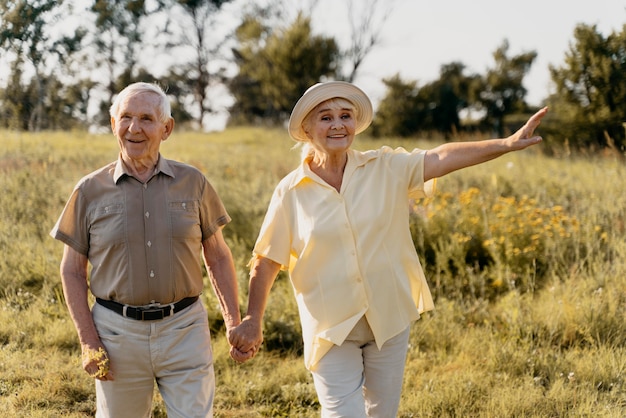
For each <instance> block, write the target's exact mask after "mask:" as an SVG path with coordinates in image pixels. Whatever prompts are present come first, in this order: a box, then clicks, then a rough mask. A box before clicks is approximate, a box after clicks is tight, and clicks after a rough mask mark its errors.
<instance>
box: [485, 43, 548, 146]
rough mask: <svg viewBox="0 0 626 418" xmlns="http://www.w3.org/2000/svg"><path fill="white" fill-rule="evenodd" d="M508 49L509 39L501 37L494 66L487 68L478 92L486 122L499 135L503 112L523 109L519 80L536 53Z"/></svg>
mask: <svg viewBox="0 0 626 418" xmlns="http://www.w3.org/2000/svg"><path fill="white" fill-rule="evenodd" d="M508 50H509V42H508V41H507V40H504V41H503V43H502V45H501V46H500V47H498V49H496V51H495V52H494V53H493V58H494V60H495V67H494V68H492V69H489V70H488V71H487V75H486V76H485V79H484V87H483V89H482V92H481V94H480V102H481V104H482V107H483V109H484V110H485V112H486V116H485V122H487V123H488V124H489V125H490V126H492V127H493V129H494V131H495V132H496V133H497V135H499V136H503V135H504V134H505V129H504V128H505V127H504V117H505V116H506V115H510V114H512V113H516V112H520V111H524V110H526V107H527V106H526V102H525V101H524V98H525V97H526V93H527V91H526V89H525V88H524V86H523V84H522V83H523V81H524V77H525V76H526V74H527V73H528V71H529V70H530V67H531V66H532V63H533V61H534V60H535V58H536V57H537V53H536V52H534V51H532V52H525V53H522V54H519V55H515V56H512V57H509V56H508V55H507V52H508Z"/></svg>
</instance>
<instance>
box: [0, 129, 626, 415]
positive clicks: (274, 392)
mask: <svg viewBox="0 0 626 418" xmlns="http://www.w3.org/2000/svg"><path fill="white" fill-rule="evenodd" d="M386 143H387V144H389V145H392V146H399V145H401V146H404V147H406V148H413V147H421V148H430V147H432V146H434V145H435V143H432V142H428V141H408V140H405V141H401V140H395V139H391V140H388V141H387V142H386ZM292 145H293V143H292V142H291V141H290V140H289V139H288V136H287V135H286V133H285V132H284V131H283V130H262V129H251V128H238V129H229V130H227V131H225V132H221V133H212V134H197V133H175V134H174V135H173V137H172V138H170V139H169V140H168V141H167V142H165V143H164V144H163V146H162V152H163V154H164V155H165V156H167V157H168V158H173V159H178V160H181V161H185V162H188V163H190V164H193V165H195V166H197V167H198V168H200V169H201V170H202V171H203V172H204V173H205V174H206V176H207V177H208V178H209V180H210V181H211V182H212V183H213V185H214V186H215V187H216V189H217V190H218V192H219V194H220V195H221V196H222V199H223V200H224V203H225V205H226V207H227V209H228V210H229V213H230V214H231V216H232V217H233V222H232V223H231V224H230V225H228V226H227V227H226V229H225V236H226V239H227V241H228V243H229V245H230V246H231V249H232V251H233V255H234V257H235V263H236V267H237V274H238V279H239V285H240V288H241V292H240V293H241V305H242V309H245V303H246V292H247V280H248V271H247V267H246V264H247V262H248V260H249V258H250V250H251V248H252V245H253V244H254V240H255V239H256V234H257V233H258V229H259V227H260V224H261V222H262V219H263V216H264V214H265V210H266V207H267V204H268V202H269V199H270V196H271V193H272V190H273V188H274V186H275V185H276V183H277V182H278V180H279V179H280V178H282V176H284V175H285V174H286V173H288V172H289V171H290V170H291V169H293V168H294V167H295V166H296V164H297V162H298V159H299V158H298V153H297V152H296V151H290V148H291V146H292ZM379 145H380V143H379V142H375V141H373V140H370V139H368V138H364V139H360V140H357V143H356V144H355V146H356V147H357V148H361V149H366V148H371V147H377V146H379ZM117 150H118V148H117V143H116V141H115V139H114V138H113V136H112V135H88V134H85V133H80V132H67V133H41V134H20V133H15V132H7V131H4V132H0V174H2V175H1V176H0V191H1V192H2V195H1V196H2V197H1V199H2V205H0V250H1V251H2V255H3V256H2V257H0V411H3V413H4V415H5V416H15V417H85V416H92V415H93V413H94V408H95V395H94V390H93V382H92V381H91V380H90V379H89V377H88V376H87V375H86V374H85V373H84V372H83V371H82V370H81V368H80V361H79V357H80V348H79V346H78V341H77V338H76V335H75V331H74V329H73V326H72V324H71V321H70V319H69V315H68V313H67V310H66V308H65V305H64V300H63V295H62V291H61V286H60V278H59V273H58V269H59V267H58V266H59V261H60V257H61V251H62V248H61V247H62V246H61V244H59V243H58V242H55V241H54V240H53V239H52V238H50V237H49V236H48V231H49V230H50V229H51V228H52V226H53V224H54V221H55V220H56V218H57V217H58V215H59V213H60V211H61V210H62V207H63V205H64V203H65V201H66V199H67V197H68V196H69V194H70V192H71V189H72V187H73V186H74V184H75V183H76V181H77V180H78V179H79V178H80V177H81V176H83V175H85V174H87V173H89V172H90V171H92V170H94V169H95V168H98V167H100V166H102V165H104V164H105V163H107V162H109V161H112V160H114V159H115V158H116V156H117ZM625 186H626V168H625V167H624V166H623V162H622V161H619V160H613V159H602V158H588V159H577V158H561V159H556V158H548V157H545V156H543V155H542V154H541V152H540V151H539V149H531V150H526V151H524V152H521V153H516V154H511V155H507V156H504V157H503V158H501V159H498V160H495V161H493V162H490V163H487V164H484V165H481V166H478V167H472V168H469V169H466V170H463V171H460V172H457V173H453V174H451V175H449V176H447V177H445V178H442V179H440V180H439V182H438V193H437V194H436V195H435V196H434V197H433V198H431V199H425V200H421V201H417V202H410V204H411V208H412V219H411V232H412V234H413V238H414V242H415V246H416V248H417V250H418V254H419V255H420V259H421V260H422V261H423V264H424V268H425V270H426V273H427V278H428V280H429V282H430V284H431V288H432V290H433V293H434V295H435V297H436V299H437V300H436V309H435V311H433V312H430V313H427V314H425V315H424V316H423V318H422V319H421V320H420V321H418V322H417V323H416V324H415V325H414V326H413V327H412V329H411V339H410V344H411V346H410V349H409V354H408V359H407V370H406V373H405V384H404V390H403V395H402V401H401V410H400V416H401V417H418V416H419V417H458V416H464V417H465V416H467V417H570V416H576V417H591V416H594V417H611V418H612V417H622V416H626V383H625V382H624V375H625V373H626V262H624V261H623V260H624V256H626V240H625V235H626V231H625V227H624V221H625V219H624V218H625V212H624V207H626V197H625V195H624V193H623V191H624V190H625V189H626V187H625ZM203 302H204V303H205V305H206V306H207V310H208V314H209V318H210V324H211V329H212V332H213V334H212V335H213V347H214V355H215V368H216V375H217V397H216V416H217V417H244V418H245V417H314V416H318V415H319V412H318V409H319V405H318V403H317V400H316V396H315V391H314V388H313V384H312V381H311V378H310V376H309V374H308V372H307V371H306V370H305V369H304V365H303V360H302V357H301V354H302V343H301V334H300V327H299V321H298V317H297V309H296V306H295V301H294V298H293V295H292V292H291V288H290V285H289V283H288V280H287V278H286V277H285V276H284V275H283V276H281V277H279V279H278V280H277V282H276V284H275V286H274V289H273V290H272V293H271V295H270V300H269V303H268V310H267V314H266V321H265V343H264V347H263V350H262V351H261V353H260V354H259V355H258V356H257V358H256V359H255V360H253V361H251V362H248V363H246V364H244V365H238V364H236V363H234V362H233V361H231V360H230V359H229V357H228V346H227V342H226V341H225V338H224V332H223V331H224V330H223V323H222V321H221V318H220V313H219V309H218V308H217V306H218V304H217V300H216V298H215V297H214V296H213V295H212V293H211V292H210V291H207V292H205V294H204V295H203ZM153 414H154V416H155V417H164V416H166V413H165V408H164V406H163V403H162V402H161V401H160V398H159V397H158V396H157V397H156V402H155V407H154V411H153Z"/></svg>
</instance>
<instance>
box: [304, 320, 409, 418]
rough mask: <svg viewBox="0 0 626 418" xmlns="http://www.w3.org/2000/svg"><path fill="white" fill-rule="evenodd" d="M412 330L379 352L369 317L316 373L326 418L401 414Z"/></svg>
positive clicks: (385, 417) (320, 400)
mask: <svg viewBox="0 0 626 418" xmlns="http://www.w3.org/2000/svg"><path fill="white" fill-rule="evenodd" d="M408 342H409V328H408V327H407V329H406V330H404V331H403V332H401V333H400V334H398V335H397V336H395V337H393V338H392V339H390V340H388V341H387V342H385V344H383V347H382V349H381V350H378V347H377V346H376V342H375V341H374V335H373V334H372V330H371V329H370V327H369V324H368V323H367V320H366V319H365V317H363V318H361V320H360V321H359V322H358V323H357V324H356V326H355V327H354V329H353V330H352V331H351V332H350V334H349V335H348V337H347V338H346V340H345V341H344V343H343V344H342V345H340V346H334V347H333V348H331V349H330V351H329V352H328V353H327V354H326V355H325V356H324V357H322V359H321V360H320V362H319V363H318V365H317V367H316V369H315V371H314V372H312V374H313V380H314V382H315V389H316V391H317V396H318V399H319V402H320V404H321V406H322V417H323V418H335V417H336V418H339V417H341V418H364V417H372V418H373V417H376V418H393V417H395V416H396V414H397V413H398V407H399V404H400V393H401V391H402V379H403V375H404V365H405V362H406V353H407V350H408Z"/></svg>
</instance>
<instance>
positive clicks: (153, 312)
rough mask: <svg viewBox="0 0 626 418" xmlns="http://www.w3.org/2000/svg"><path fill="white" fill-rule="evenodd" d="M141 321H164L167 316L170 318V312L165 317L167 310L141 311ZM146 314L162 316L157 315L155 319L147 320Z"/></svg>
mask: <svg viewBox="0 0 626 418" xmlns="http://www.w3.org/2000/svg"><path fill="white" fill-rule="evenodd" d="M140 312H141V320H142V321H146V320H149V321H154V320H156V319H163V318H165V317H167V316H170V313H169V312H168V313H167V315H165V308H158V309H141V311H140ZM146 313H147V314H157V313H158V314H160V315H155V317H153V318H146V316H145V315H146Z"/></svg>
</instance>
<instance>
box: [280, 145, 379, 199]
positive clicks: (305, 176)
mask: <svg viewBox="0 0 626 418" xmlns="http://www.w3.org/2000/svg"><path fill="white" fill-rule="evenodd" d="M347 154H348V162H347V163H346V169H345V172H344V175H345V173H348V172H351V171H353V170H354V169H356V168H357V167H360V166H363V165H365V164H366V163H367V162H368V161H370V160H372V159H374V158H376V156H377V155H378V153H377V152H376V151H365V152H362V151H356V150H353V149H351V148H350V149H348V151H347ZM318 178H319V177H318V176H317V175H316V174H315V173H313V171H311V167H309V159H308V158H307V159H305V160H303V161H302V162H301V163H300V165H299V166H298V168H297V169H296V170H295V173H294V176H293V178H292V179H291V182H290V183H289V188H290V189H293V188H295V187H297V186H298V184H300V183H301V182H303V181H305V180H307V181H315V179H318Z"/></svg>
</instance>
